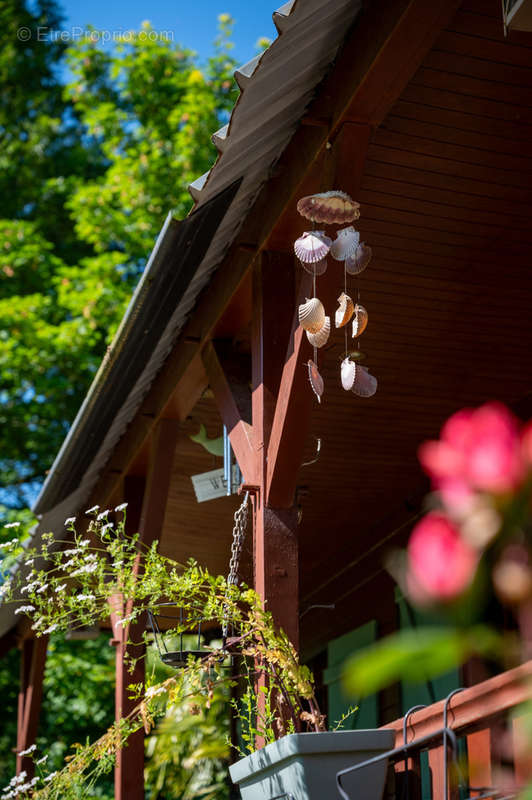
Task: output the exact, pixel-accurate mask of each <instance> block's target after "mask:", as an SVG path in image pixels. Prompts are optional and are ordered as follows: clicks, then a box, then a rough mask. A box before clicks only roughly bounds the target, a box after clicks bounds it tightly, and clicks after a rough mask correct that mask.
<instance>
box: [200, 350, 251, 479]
mask: <svg viewBox="0 0 532 800" xmlns="http://www.w3.org/2000/svg"><path fill="white" fill-rule="evenodd" d="M227 358H228V355H227V353H226V354H225V358H224V354H223V350H222V348H221V347H220V345H219V344H218V345H217V344H215V343H214V342H208V343H207V345H206V346H205V348H204V350H203V363H204V366H205V371H206V373H207V377H208V379H209V384H210V387H211V389H212V391H213V393H214V399H215V401H216V405H217V407H218V410H219V412H220V416H221V418H222V421H223V423H224V425H225V426H226V428H227V430H228V433H229V439H230V441H231V447H232V448H233V451H234V453H235V456H236V460H237V461H238V464H239V466H240V469H241V470H242V475H243V476H244V481H246V482H247V483H253V482H254V480H255V473H256V453H255V446H254V440H253V431H252V428H251V425H250V424H249V421H248V420H249V418H250V412H251V393H250V390H249V378H248V380H247V381H246V379H245V375H241V374H240V375H238V374H235V370H234V369H233V370H231V364H230V363H228V361H227ZM231 372H232V373H233V374H231ZM237 372H238V371H237ZM246 418H247V419H246Z"/></svg>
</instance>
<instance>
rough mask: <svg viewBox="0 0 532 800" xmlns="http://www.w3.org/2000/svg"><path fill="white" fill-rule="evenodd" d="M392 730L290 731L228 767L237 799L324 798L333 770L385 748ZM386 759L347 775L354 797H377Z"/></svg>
mask: <svg viewBox="0 0 532 800" xmlns="http://www.w3.org/2000/svg"><path fill="white" fill-rule="evenodd" d="M394 741H395V732H394V731H393V730H360V731H335V732H330V733H291V734H289V735H288V736H283V738H282V739H278V741H276V742H273V743H272V744H269V745H267V746H266V747H264V748H263V749H262V750H257V752H255V753H252V754H251V755H249V756H247V757H246V758H243V759H241V760H240V761H237V762H236V763H235V764H232V765H231V766H230V767H229V774H230V775H231V779H232V781H233V783H235V784H238V787H239V789H240V795H241V797H242V800H274V798H292V800H325V798H333V797H335V796H336V787H335V779H336V773H337V772H339V771H340V770H342V769H346V768H347V767H349V766H352V765H353V764H357V763H359V762H362V761H366V760H367V759H369V758H372V757H373V756H378V755H380V754H381V753H385V752H386V751H387V750H390V749H391V748H392V747H393V745H394ZM386 771H387V762H386V761H381V762H379V763H378V764H375V765H371V766H369V767H367V768H364V769H363V770H360V771H359V772H357V773H354V775H353V777H351V776H350V781H351V783H350V784H349V787H348V788H349V792H350V796H351V797H356V798H357V800H380V798H381V797H382V793H383V789H384V783H385V780H386Z"/></svg>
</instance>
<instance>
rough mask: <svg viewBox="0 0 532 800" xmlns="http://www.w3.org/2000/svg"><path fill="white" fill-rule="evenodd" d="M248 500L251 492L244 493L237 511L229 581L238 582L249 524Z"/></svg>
mask: <svg viewBox="0 0 532 800" xmlns="http://www.w3.org/2000/svg"><path fill="white" fill-rule="evenodd" d="M248 501H249V492H246V494H245V495H244V500H243V501H242V505H241V506H240V508H239V509H238V510H237V511H236V512H235V516H234V520H235V524H234V526H233V541H232V544H231V558H230V559H229V575H228V576H227V583H229V584H234V585H235V586H236V584H237V583H238V568H239V566H240V555H241V553H242V546H243V544H244V539H245V538H246V528H247V524H248Z"/></svg>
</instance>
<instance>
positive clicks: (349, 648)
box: [323, 620, 378, 730]
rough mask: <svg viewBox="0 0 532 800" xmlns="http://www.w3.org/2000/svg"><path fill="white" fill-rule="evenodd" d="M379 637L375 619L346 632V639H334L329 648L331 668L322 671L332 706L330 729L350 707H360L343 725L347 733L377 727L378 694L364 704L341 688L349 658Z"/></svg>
mask: <svg viewBox="0 0 532 800" xmlns="http://www.w3.org/2000/svg"><path fill="white" fill-rule="evenodd" d="M376 636H377V623H376V621H375V620H372V621H371V622H367V623H366V624H365V625H362V626H361V627H360V628H356V630H354V631H351V632H350V633H346V634H345V635H344V636H340V637H338V639H333V641H332V642H329V644H328V646H327V663H328V665H329V666H328V668H327V669H326V670H324V672H323V680H324V683H325V685H326V686H327V700H328V707H329V715H328V716H329V719H328V724H329V729H332V728H333V727H334V726H335V724H336V722H337V720H339V719H340V718H341V717H342V715H343V714H345V713H346V711H347V710H348V708H349V706H353V705H358V706H359V708H358V711H357V712H356V714H354V715H353V716H351V717H349V719H347V720H346V722H345V723H344V725H343V726H342V727H343V728H344V729H346V730H357V729H362V728H377V727H378V706H377V695H372V696H371V697H365V698H364V699H363V700H362V701H361V702H357V700H356V699H353V698H352V697H351V698H350V697H349V696H348V695H347V694H346V693H345V691H344V689H343V687H342V681H341V677H342V669H343V666H344V663H345V661H346V660H347V658H348V657H349V656H350V655H352V654H353V653H356V651H357V650H361V649H362V648H364V647H367V646H368V645H370V644H372V643H373V642H374V641H375V639H376Z"/></svg>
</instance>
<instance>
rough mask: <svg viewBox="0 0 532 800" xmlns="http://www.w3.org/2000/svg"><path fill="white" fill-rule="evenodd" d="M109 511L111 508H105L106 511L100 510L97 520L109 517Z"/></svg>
mask: <svg viewBox="0 0 532 800" xmlns="http://www.w3.org/2000/svg"><path fill="white" fill-rule="evenodd" d="M108 513H109V509H107V508H106V509H105V511H100V513H99V514H98V516H97V517H96V522H101V521H102V520H104V519H107V514H108Z"/></svg>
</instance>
